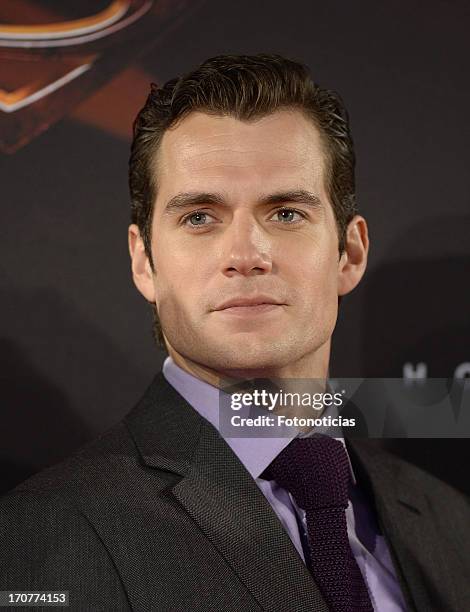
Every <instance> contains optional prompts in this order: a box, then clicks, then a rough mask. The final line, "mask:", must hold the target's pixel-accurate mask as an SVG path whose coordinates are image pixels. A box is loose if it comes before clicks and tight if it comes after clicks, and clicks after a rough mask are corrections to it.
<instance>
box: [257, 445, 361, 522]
mask: <svg viewBox="0 0 470 612" xmlns="http://www.w3.org/2000/svg"><path fill="white" fill-rule="evenodd" d="M262 478H267V479H268V480H275V481H276V482H277V484H278V485H279V486H281V487H282V488H284V489H286V490H287V491H289V493H291V494H292V496H293V497H294V499H295V501H296V503H297V504H298V505H299V506H300V507H301V508H303V509H304V510H306V511H307V510H310V509H311V510H314V509H320V508H331V507H342V508H346V506H347V505H348V491H349V481H350V467H349V460H348V456H347V453H346V450H345V448H344V446H343V444H342V442H340V441H339V440H335V439H333V438H330V437H329V436H319V435H316V436H312V437H311V438H295V439H294V440H292V442H290V444H289V445H288V446H286V448H285V449H284V450H282V451H281V452H280V453H279V455H278V456H277V457H276V458H275V459H274V460H273V461H272V462H271V463H270V464H269V466H268V467H267V468H266V469H265V471H264V472H263V474H262Z"/></svg>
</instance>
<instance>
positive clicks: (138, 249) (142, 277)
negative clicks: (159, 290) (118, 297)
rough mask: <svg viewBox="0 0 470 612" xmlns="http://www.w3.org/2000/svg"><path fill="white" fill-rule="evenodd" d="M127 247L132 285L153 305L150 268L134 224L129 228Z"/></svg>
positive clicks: (142, 242)
mask: <svg viewBox="0 0 470 612" xmlns="http://www.w3.org/2000/svg"><path fill="white" fill-rule="evenodd" d="M128 245H129V254H130V257H131V268H132V278H133V280H134V284H135V286H136V287H137V289H138V290H139V291H140V293H141V294H142V295H143V296H144V298H145V299H146V300H147V301H148V302H152V303H155V300H156V296H155V286H154V282H153V281H154V279H153V272H152V268H151V266H150V262H149V258H148V257H147V253H146V252H145V247H144V241H143V239H142V237H141V235H140V231H139V228H138V227H137V225H135V224H132V225H130V226H129V231H128Z"/></svg>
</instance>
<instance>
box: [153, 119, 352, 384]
mask: <svg viewBox="0 0 470 612" xmlns="http://www.w3.org/2000/svg"><path fill="white" fill-rule="evenodd" d="M154 171H155V173H156V179H157V185H158V195H157V199H156V201H155V205H154V215H153V222H152V255H153V261H154V266H155V273H154V275H153V281H152V282H153V290H154V294H153V295H152V297H154V299H155V301H156V304H157V308H158V313H159V317H160V321H161V325H162V329H163V333H164V336H165V339H166V341H167V343H168V344H169V347H170V348H171V349H172V350H173V351H176V353H178V354H179V355H181V356H183V357H184V358H185V359H186V360H188V359H189V360H191V361H192V362H194V363H196V364H200V365H203V366H205V367H207V368H210V369H212V370H215V371H219V372H226V373H227V372H228V373H229V372H231V371H232V372H235V371H240V370H241V371H248V370H250V371H252V370H256V371H259V370H265V369H266V370H273V369H274V370H276V369H278V368H283V367H285V366H288V365H289V364H293V363H295V362H299V361H301V360H305V359H309V358H310V357H313V356H314V355H315V354H316V353H318V351H323V352H324V353H325V351H326V353H328V352H329V340H330V337H331V334H332V332H333V329H334V326H335V323H336V317H337V308H338V293H339V288H338V273H339V267H340V265H341V261H340V258H339V252H338V234H337V229H336V223H335V218H334V214H333V209H332V206H331V203H330V200H329V197H328V195H327V192H326V185H325V154H324V150H323V146H322V143H321V140H320V135H319V132H318V130H317V129H316V127H315V126H314V125H313V124H312V123H311V122H310V121H309V120H308V119H306V118H305V117H304V115H303V114H301V113H300V112H299V111H295V110H291V111H287V110H283V111H277V112H275V113H273V114H271V115H269V116H266V117H264V118H262V119H258V120H257V121H256V122H250V123H247V122H242V121H239V120H237V119H234V118H232V117H226V116H224V117H221V116H211V115H208V114H205V113H202V112H193V113H191V114H190V115H188V116H187V117H186V118H185V119H184V120H183V121H181V123H179V124H178V125H177V126H176V127H175V128H172V129H170V130H168V131H167V132H165V134H164V136H163V139H162V142H161V146H160V149H159V152H158V156H157V159H156V160H155V166H154ZM231 302H235V304H232V305H231Z"/></svg>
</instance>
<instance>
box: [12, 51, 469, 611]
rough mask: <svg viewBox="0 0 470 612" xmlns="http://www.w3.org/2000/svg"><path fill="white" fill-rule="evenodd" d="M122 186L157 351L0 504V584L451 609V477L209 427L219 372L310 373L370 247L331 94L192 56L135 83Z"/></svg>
mask: <svg viewBox="0 0 470 612" xmlns="http://www.w3.org/2000/svg"><path fill="white" fill-rule="evenodd" d="M130 189H131V198H132V225H131V226H130V227H129V249H130V254H131V259H132V272H133V277H134V281H135V284H136V286H137V288H138V289H139V291H140V292H141V293H142V294H143V295H144V297H145V298H146V300H147V301H148V302H149V303H151V304H152V305H153V307H154V309H155V331H156V335H157V337H158V338H159V339H160V341H161V342H162V343H163V344H164V346H165V347H166V349H167V351H168V354H169V357H168V358H167V360H166V361H165V364H164V368H163V373H162V374H159V375H157V376H156V378H155V380H154V381H153V383H152V385H151V386H150V388H149V389H148V390H147V392H146V394H145V395H144V397H143V399H142V400H141V402H140V403H139V404H138V405H137V406H136V408H134V410H133V411H132V412H131V413H130V414H129V415H128V416H127V417H126V418H125V420H124V421H123V422H122V423H119V424H118V425H117V426H115V427H114V428H113V429H111V430H110V431H109V432H107V433H105V434H103V435H102V436H101V438H99V439H98V440H96V441H95V442H93V443H92V444H90V445H89V446H87V447H86V448H85V449H83V450H81V451H80V452H79V453H77V454H76V455H74V456H73V457H72V458H70V459H69V460H68V461H66V462H64V463H63V464H61V465H59V466H55V467H52V468H50V469H48V470H46V471H44V472H42V473H40V474H38V475H36V476H35V477H33V478H31V479H30V480H28V481H26V482H25V483H23V484H22V485H20V486H19V487H17V489H15V491H13V492H12V493H11V494H10V495H9V496H7V497H6V498H5V499H4V500H3V504H2V513H1V516H2V519H1V520H2V527H3V531H2V534H3V535H2V539H3V546H2V557H3V558H2V569H1V576H2V579H1V585H2V589H11V590H13V589H16V590H27V591H31V590H33V589H35V590H38V589H41V590H55V591H59V590H68V591H69V592H70V607H71V609H74V610H139V611H140V610H181V611H183V610H185V611H187V610H191V611H193V610H199V611H209V610H211V611H212V610H213V611H217V612H219V611H222V610H223V611H226V610H233V611H235V610H236V611H239V610H243V611H245V610H246V611H248V610H250V611H251V610H271V611H273V612H285V611H292V612H294V611H295V612H299V611H306V612H307V611H309V612H310V611H313V610H315V611H326V610H338V611H339V610H344V611H346V610H347V611H348V612H349V611H355V610H369V611H370V610H380V611H398V610H419V611H426V612H429V611H432V610H436V611H438V610H439V611H443V610H446V611H447V610H449V611H450V610H452V611H462V612H463V611H467V610H469V609H470V591H469V587H468V577H469V575H470V563H469V558H468V551H469V536H468V524H469V519H470V513H469V506H468V502H467V501H466V500H465V499H463V497H462V496H460V495H459V494H458V493H457V492H455V491H454V490H452V489H451V488H450V487H448V486H446V485H445V484H443V483H441V482H439V481H438V480H436V479H434V478H433V477H431V476H429V475H427V474H425V473H423V472H422V471H420V470H419V469H417V468H414V467H412V466H411V465H408V464H406V463H405V462H403V461H400V460H398V459H396V458H393V457H392V456H390V455H388V454H387V453H385V452H383V451H381V450H379V449H377V448H376V447H375V446H371V445H370V444H368V443H367V441H362V442H360V441H359V440H356V441H348V442H347V443H345V442H344V440H342V439H333V438H331V437H328V436H317V435H313V436H312V435H302V436H296V437H295V438H294V436H295V434H292V435H291V436H290V437H281V436H280V437H275V436H274V437H266V438H261V437H260V438H257V437H254V438H250V437H246V438H243V437H239V438H237V437H232V438H230V439H229V438H224V437H223V435H221V433H219V431H218V429H219V425H220V423H219V418H218V417H219V398H220V396H221V395H222V393H220V388H222V387H224V386H225V385H226V384H236V383H237V382H238V381H240V382H241V385H242V387H243V385H248V387H249V384H250V383H249V382H246V381H250V380H253V379H260V378H262V379H264V380H271V381H272V380H274V379H276V380H279V379H280V380H283V381H286V383H287V384H289V383H288V381H293V380H296V379H315V380H319V381H326V379H327V378H328V363H329V356H330V342H331V335H332V333H333V330H334V327H335V323H336V318H337V313H338V303H339V299H340V298H341V296H343V295H346V294H347V293H349V292H350V291H351V290H352V289H354V287H355V286H356V285H357V284H358V283H359V282H360V280H361V278H362V276H363V274H364V271H365V268H366V261H367V253H368V244H369V241H368V232H367V224H366V221H365V219H364V218H363V217H361V216H360V215H358V214H357V210H356V205H355V200H354V153H353V146H352V141H351V136H350V133H349V126H348V120H347V114H346V111H345V110H344V107H343V105H342V102H341V100H340V99H339V98H338V97H337V96H336V95H335V94H333V93H332V92H330V91H327V90H325V89H322V88H320V87H318V86H317V85H315V84H314V83H313V82H312V81H311V79H310V77H309V75H308V73H307V71H306V69H305V68H304V67H303V66H302V65H300V64H298V63H296V62H292V61H289V60H286V59H283V58H281V57H279V56H270V55H258V56H252V57H247V56H241V57H233V56H220V57H216V58H212V59H210V60H208V61H206V62H205V63H204V64H202V65H201V66H200V67H199V68H198V69H196V70H195V71H193V72H191V73H189V74H188V75H186V76H184V77H181V78H179V79H174V80H172V81H169V82H168V83H166V85H164V86H163V88H161V89H159V88H157V87H156V86H152V91H151V93H150V95H149V97H148V99H147V102H146V104H145V106H144V108H143V109H142V110H141V112H140V113H139V115H138V117H137V119H136V122H135V125H134V141H133V145H132V154H131V159H130ZM248 387H246V388H248ZM325 388H326V383H325V387H324V389H325ZM310 433H312V432H310ZM304 438H305V439H304Z"/></svg>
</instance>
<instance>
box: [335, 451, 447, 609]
mask: <svg viewBox="0 0 470 612" xmlns="http://www.w3.org/2000/svg"><path fill="white" fill-rule="evenodd" d="M347 446H348V451H349V453H350V457H351V461H352V464H353V469H354V472H355V474H356V476H358V482H359V483H360V485H361V486H362V487H363V489H364V490H366V491H369V494H370V497H371V498H372V500H373V502H374V503H375V507H376V512H377V516H378V522H379V525H380V527H381V530H382V533H383V535H384V537H385V540H386V542H387V545H388V547H389V550H390V553H391V556H392V561H393V563H394V566H395V570H396V573H397V577H398V580H399V583H400V586H401V589H402V592H403V594H404V597H405V600H406V602H407V606H408V609H409V610H437V609H446V602H444V601H441V602H440V600H441V597H440V596H439V593H438V590H436V589H435V585H440V587H442V589H440V591H441V592H446V589H447V592H450V591H452V588H453V585H452V578H451V576H448V579H449V584H447V579H446V561H445V559H444V558H443V555H442V554H441V551H440V549H439V547H438V546H436V544H435V540H434V538H433V535H435V528H434V525H433V522H432V517H431V515H430V511H429V507H428V500H427V498H426V497H425V496H424V495H423V493H421V492H420V491H421V489H422V487H420V486H419V482H417V481H415V480H414V479H413V476H412V471H411V469H410V468H409V466H407V464H406V463H405V462H403V461H400V460H399V459H397V458H395V457H393V455H391V454H389V453H385V452H384V451H383V450H381V449H379V448H378V447H377V446H376V445H375V444H374V443H373V442H372V441H371V440H348V441H347ZM433 585H434V586H433ZM441 606H442V607H441Z"/></svg>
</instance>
